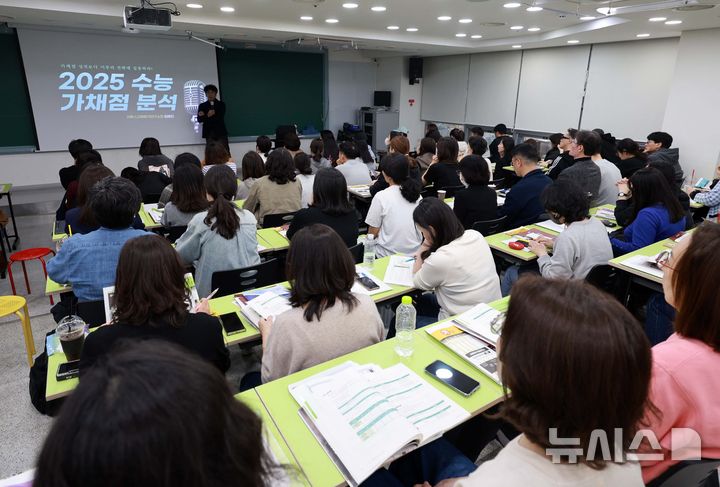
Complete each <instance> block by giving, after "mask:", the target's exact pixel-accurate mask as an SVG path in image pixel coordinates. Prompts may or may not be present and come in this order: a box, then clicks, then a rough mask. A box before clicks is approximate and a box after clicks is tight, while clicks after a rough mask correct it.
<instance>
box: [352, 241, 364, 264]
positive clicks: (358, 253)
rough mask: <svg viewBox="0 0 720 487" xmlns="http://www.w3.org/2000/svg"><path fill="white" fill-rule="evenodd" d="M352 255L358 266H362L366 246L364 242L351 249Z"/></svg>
mask: <svg viewBox="0 0 720 487" xmlns="http://www.w3.org/2000/svg"><path fill="white" fill-rule="evenodd" d="M350 253H351V254H352V256H353V260H354V261H355V263H356V264H362V262H363V254H364V253H365V245H363V243H362V242H360V243H359V244H357V245H353V246H352V247H350Z"/></svg>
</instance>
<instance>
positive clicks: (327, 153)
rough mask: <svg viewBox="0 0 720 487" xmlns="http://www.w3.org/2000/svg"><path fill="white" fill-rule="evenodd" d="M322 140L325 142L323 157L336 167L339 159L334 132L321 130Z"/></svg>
mask: <svg viewBox="0 0 720 487" xmlns="http://www.w3.org/2000/svg"><path fill="white" fill-rule="evenodd" d="M320 139H321V140H322V142H323V157H324V158H325V159H327V160H328V161H330V163H331V164H332V165H333V166H335V163H336V162H337V160H338V157H339V149H338V143H337V141H336V140H335V135H334V134H333V131H332V130H321V131H320Z"/></svg>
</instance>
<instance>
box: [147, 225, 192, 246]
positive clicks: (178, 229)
mask: <svg viewBox="0 0 720 487" xmlns="http://www.w3.org/2000/svg"><path fill="white" fill-rule="evenodd" d="M186 230H187V225H178V226H175V227H159V228H155V229H153V231H154V232H155V233H157V234H159V235H162V236H163V237H165V238H166V239H167V240H168V241H169V242H170V243H175V242H176V241H177V239H179V238H180V237H181V236H182V234H183V233H185V231H186Z"/></svg>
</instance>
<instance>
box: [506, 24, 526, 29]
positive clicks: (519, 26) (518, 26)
mask: <svg viewBox="0 0 720 487" xmlns="http://www.w3.org/2000/svg"><path fill="white" fill-rule="evenodd" d="M524 28H525V27H523V26H522V25H513V26H512V27H510V30H523V29H524Z"/></svg>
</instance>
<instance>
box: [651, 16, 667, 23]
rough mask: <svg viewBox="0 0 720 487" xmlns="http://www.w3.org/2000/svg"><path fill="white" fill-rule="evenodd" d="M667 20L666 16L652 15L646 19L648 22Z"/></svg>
mask: <svg viewBox="0 0 720 487" xmlns="http://www.w3.org/2000/svg"><path fill="white" fill-rule="evenodd" d="M666 20H667V17H652V18H650V19H648V21H650V22H665V21H666Z"/></svg>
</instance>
